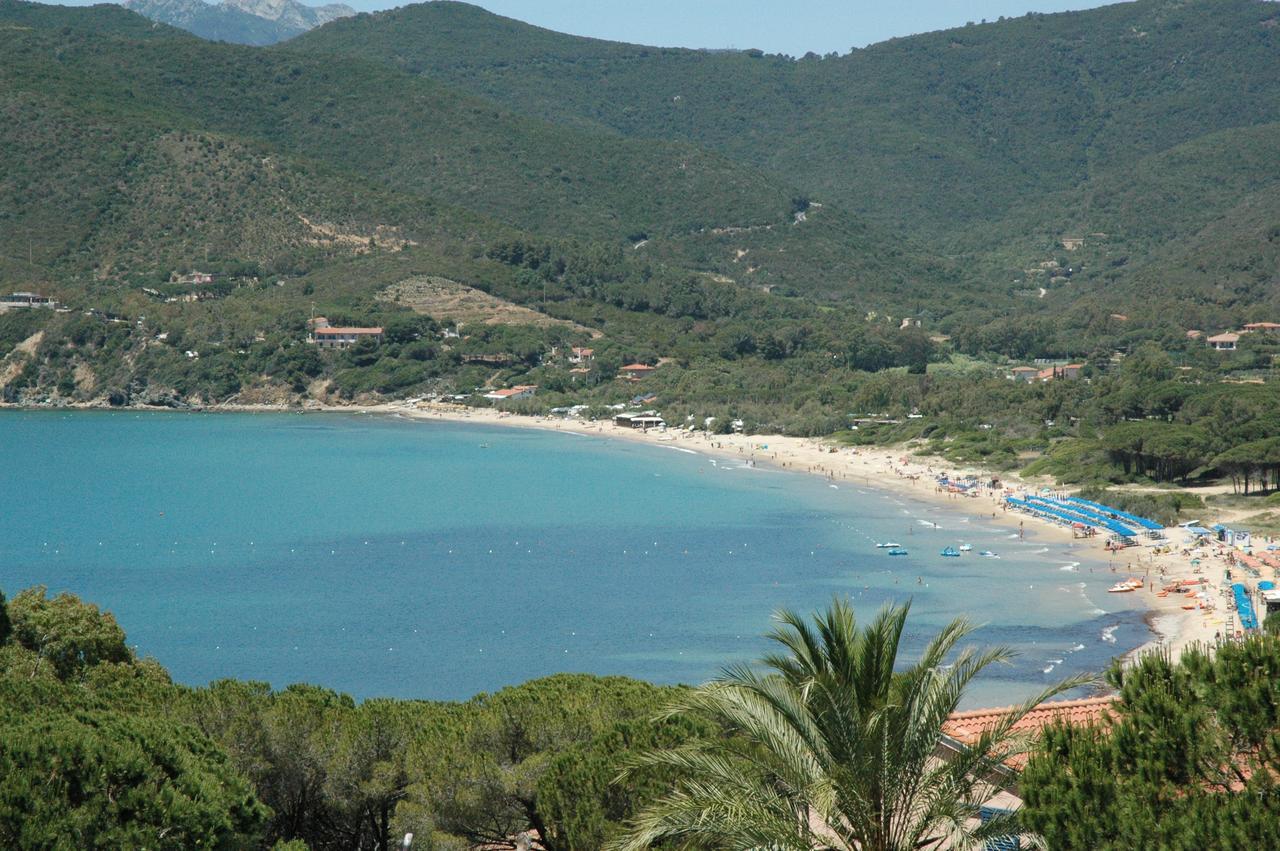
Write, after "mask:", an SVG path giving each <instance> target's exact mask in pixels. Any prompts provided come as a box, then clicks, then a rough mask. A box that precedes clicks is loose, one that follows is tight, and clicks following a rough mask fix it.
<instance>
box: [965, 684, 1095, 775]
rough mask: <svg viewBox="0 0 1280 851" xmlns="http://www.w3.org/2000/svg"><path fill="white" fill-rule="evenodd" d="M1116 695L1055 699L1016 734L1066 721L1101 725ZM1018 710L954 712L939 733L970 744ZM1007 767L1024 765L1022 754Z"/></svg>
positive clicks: (1017, 728)
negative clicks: (1079, 698)
mask: <svg viewBox="0 0 1280 851" xmlns="http://www.w3.org/2000/svg"><path fill="white" fill-rule="evenodd" d="M1115 699H1116V698H1115V695H1108V696H1106V697H1086V698H1083V699H1081V700H1055V701H1050V702H1048V703H1042V704H1040V705H1039V706H1037V707H1036V708H1035V709H1032V710H1031V711H1030V712H1028V713H1027V714H1026V715H1024V716H1023V717H1022V719H1021V720H1020V721H1018V723H1016V724H1014V725H1013V732H1016V733H1039V732H1040V731H1041V730H1043V729H1044V728H1045V727H1047V726H1048V725H1049V724H1051V723H1054V722H1056V721H1065V722H1066V723H1068V724H1071V725H1073V726H1090V725H1093V724H1100V723H1102V722H1103V720H1104V719H1105V718H1107V710H1108V709H1109V708H1110V707H1111V705H1112V703H1114V702H1115ZM1016 708H1017V707H1014V706H1000V707H996V708H993V709H972V710H970V711H968V712H954V713H952V714H951V716H950V717H948V718H947V720H946V722H945V723H944V724H943V725H942V732H943V733H945V734H946V735H948V736H950V737H951V738H953V739H955V740H956V741H958V742H960V743H961V744H966V745H968V744H973V743H974V742H976V741H977V740H978V737H979V736H981V735H982V734H983V733H985V732H987V731H989V730H992V729H994V728H995V726H996V725H997V724H999V723H1000V722H1001V721H1002V720H1003V719H1004V718H1005V717H1006V716H1007V715H1008V714H1009V713H1010V712H1013V711H1014V709H1016ZM1008 762H1009V764H1010V766H1012V767H1014V768H1021V767H1022V766H1024V765H1026V762H1027V757H1026V755H1025V754H1017V755H1015V756H1014V757H1012V758H1011V759H1010V760H1008Z"/></svg>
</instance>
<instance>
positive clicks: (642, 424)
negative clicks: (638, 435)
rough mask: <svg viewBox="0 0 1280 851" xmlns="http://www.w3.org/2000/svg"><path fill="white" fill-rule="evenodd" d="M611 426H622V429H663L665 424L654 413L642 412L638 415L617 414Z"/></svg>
mask: <svg viewBox="0 0 1280 851" xmlns="http://www.w3.org/2000/svg"><path fill="white" fill-rule="evenodd" d="M613 424H614V425H619V426H622V427H623V428H638V429H648V428H664V427H666V425H667V423H666V421H665V420H663V419H662V417H660V416H658V414H657V412H656V411H644V412H643V413H639V414H618V415H616V416H615V417H614V418H613Z"/></svg>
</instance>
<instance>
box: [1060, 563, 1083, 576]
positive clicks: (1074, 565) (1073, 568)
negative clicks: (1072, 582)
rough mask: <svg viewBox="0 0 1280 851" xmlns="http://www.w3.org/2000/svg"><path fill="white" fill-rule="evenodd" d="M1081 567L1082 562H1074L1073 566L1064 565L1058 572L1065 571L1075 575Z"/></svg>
mask: <svg viewBox="0 0 1280 851" xmlns="http://www.w3.org/2000/svg"><path fill="white" fill-rule="evenodd" d="M1079 566H1080V562H1078V561H1073V562H1071V564H1064V565H1063V566H1062V567H1060V568H1058V570H1065V571H1068V572H1070V573H1075V571H1076V568H1078V567H1079Z"/></svg>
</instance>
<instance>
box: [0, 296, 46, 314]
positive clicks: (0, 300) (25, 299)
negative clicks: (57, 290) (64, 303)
mask: <svg viewBox="0 0 1280 851" xmlns="http://www.w3.org/2000/svg"><path fill="white" fill-rule="evenodd" d="M23 307H43V308H45V309H47V310H57V309H58V308H59V307H61V305H60V304H58V303H57V302H56V301H54V300H53V299H51V298H49V296H47V295H40V293H10V294H9V295H0V309H4V310H8V309H10V308H23Z"/></svg>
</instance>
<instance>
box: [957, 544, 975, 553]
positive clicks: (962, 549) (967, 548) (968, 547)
mask: <svg viewBox="0 0 1280 851" xmlns="http://www.w3.org/2000/svg"><path fill="white" fill-rule="evenodd" d="M960 552H962V553H968V552H973V544H961V545H960Z"/></svg>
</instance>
